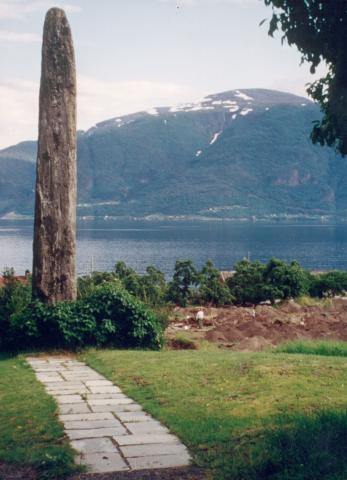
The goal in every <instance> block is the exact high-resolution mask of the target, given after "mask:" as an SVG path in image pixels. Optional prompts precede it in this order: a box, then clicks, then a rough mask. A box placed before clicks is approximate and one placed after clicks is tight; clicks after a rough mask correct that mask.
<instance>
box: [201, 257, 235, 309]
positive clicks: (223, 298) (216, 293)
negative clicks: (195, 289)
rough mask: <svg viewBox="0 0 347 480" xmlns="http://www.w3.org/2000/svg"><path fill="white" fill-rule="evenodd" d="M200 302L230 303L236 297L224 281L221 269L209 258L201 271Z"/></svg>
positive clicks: (217, 304)
mask: <svg viewBox="0 0 347 480" xmlns="http://www.w3.org/2000/svg"><path fill="white" fill-rule="evenodd" d="M198 278H199V303H205V304H206V303H209V304H212V305H216V306H221V305H230V304H231V303H232V302H233V300H234V297H233V296H232V294H231V292H230V289H229V288H228V286H227V285H226V284H225V283H224V282H223V280H222V278H221V274H220V271H219V270H218V269H217V268H216V267H215V266H214V265H213V262H212V261H211V260H208V261H207V262H206V264H205V265H204V266H203V268H202V270H201V272H200V273H199V277H198Z"/></svg>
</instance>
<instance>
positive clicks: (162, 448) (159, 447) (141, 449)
mask: <svg viewBox="0 0 347 480" xmlns="http://www.w3.org/2000/svg"><path fill="white" fill-rule="evenodd" d="M121 452H122V453H123V455H124V456H125V457H126V458H128V457H129V458H131V457H149V456H152V455H181V454H182V455H187V453H188V452H187V449H186V447H184V446H183V445H180V444H167V443H154V444H151V445H150V444H147V445H128V446H126V447H121Z"/></svg>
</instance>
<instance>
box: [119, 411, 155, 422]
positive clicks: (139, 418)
mask: <svg viewBox="0 0 347 480" xmlns="http://www.w3.org/2000/svg"><path fill="white" fill-rule="evenodd" d="M117 417H118V418H119V420H120V421H121V422H149V421H151V420H153V418H152V417H151V416H150V415H148V414H147V413H145V412H118V413H117Z"/></svg>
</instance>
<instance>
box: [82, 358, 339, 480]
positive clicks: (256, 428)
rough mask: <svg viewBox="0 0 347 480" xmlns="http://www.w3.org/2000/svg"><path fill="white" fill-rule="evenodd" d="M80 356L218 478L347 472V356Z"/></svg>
mask: <svg viewBox="0 0 347 480" xmlns="http://www.w3.org/2000/svg"><path fill="white" fill-rule="evenodd" d="M82 358H83V359H84V360H85V361H87V362H88V363H89V364H90V365H91V366H93V367H94V368H96V369H97V370H98V371H100V372H101V373H102V374H104V375H105V376H107V377H108V378H110V379H112V380H113V381H114V382H116V383H117V384H119V385H120V386H121V387H122V388H123V389H124V390H125V391H126V393H127V394H129V395H130V396H131V397H133V398H134V399H135V400H137V401H138V402H140V403H141V404H142V405H143V406H144V407H145V409H146V410H147V411H149V412H150V413H151V414H153V415H154V416H155V417H157V418H158V419H160V420H161V421H162V422H163V423H165V424H166V425H167V426H168V427H169V428H170V429H171V430H173V431H174V432H175V433H176V434H177V435H179V437H180V438H181V439H182V440H183V441H184V442H185V443H186V444H187V446H188V447H189V448H190V449H191V451H192V452H193V454H194V458H195V460H196V462H197V463H198V464H199V465H201V466H204V467H207V468H208V469H212V470H213V474H214V477H215V478H218V479H225V480H226V479H228V480H236V479H237V480H246V479H247V480H251V479H252V480H255V479H257V480H259V479H271V480H313V479H317V478H319V479H320V480H321V479H324V480H342V479H344V478H346V474H347V451H346V446H345V444H346V442H345V438H346V436H347V414H346V413H345V412H346V410H345V407H346V394H347V382H346V376H345V371H346V366H347V359H344V358H338V357H329V358H327V357H309V356H302V355H287V354H280V353H279V354H277V355H274V354H272V353H269V354H244V353H243V354H240V353H231V352H223V351H184V352H183V351H180V352H174V351H162V352H143V351H111V350H103V351H97V350H89V351H86V352H85V353H84V354H83V355H82Z"/></svg>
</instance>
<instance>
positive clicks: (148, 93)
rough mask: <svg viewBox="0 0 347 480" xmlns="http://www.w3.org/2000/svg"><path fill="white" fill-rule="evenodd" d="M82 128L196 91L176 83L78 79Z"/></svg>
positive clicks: (173, 101) (179, 99)
mask: <svg viewBox="0 0 347 480" xmlns="http://www.w3.org/2000/svg"><path fill="white" fill-rule="evenodd" d="M78 92H79V112H78V123H79V127H80V128H83V129H86V128H89V127H90V126H92V125H94V124H95V123H97V122H100V121H101V120H105V119H107V118H111V117H115V116H118V115H125V114H128V113H133V112H138V111H142V110H148V109H150V108H152V107H157V106H166V105H173V104H176V103H178V102H184V101H189V100H192V98H194V97H195V96H196V91H195V90H193V89H192V88H188V87H185V86H181V85H177V84H175V83H170V82H167V83H162V82H153V81H127V82H108V81H102V80H98V79H95V78H91V77H85V76H81V77H79V78H78Z"/></svg>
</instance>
